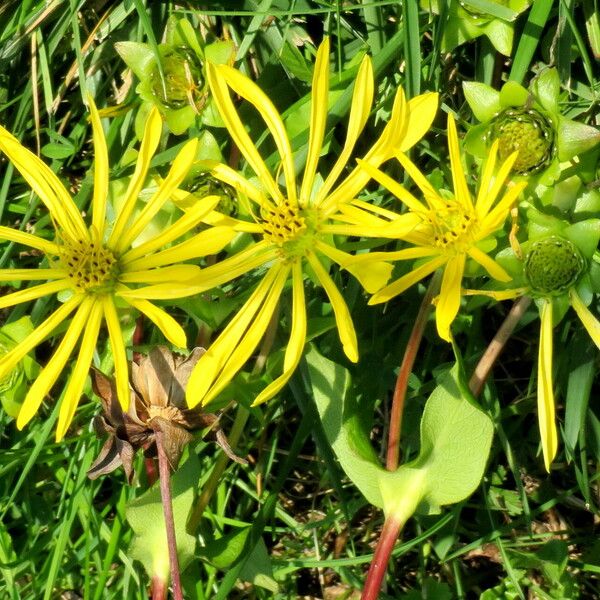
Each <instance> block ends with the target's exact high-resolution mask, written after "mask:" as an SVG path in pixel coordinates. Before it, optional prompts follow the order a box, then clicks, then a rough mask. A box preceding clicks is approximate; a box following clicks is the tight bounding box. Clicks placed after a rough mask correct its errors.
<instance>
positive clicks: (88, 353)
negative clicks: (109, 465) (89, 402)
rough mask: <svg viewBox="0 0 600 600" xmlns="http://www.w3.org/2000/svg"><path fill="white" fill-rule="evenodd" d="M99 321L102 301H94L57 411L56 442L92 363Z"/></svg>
mask: <svg viewBox="0 0 600 600" xmlns="http://www.w3.org/2000/svg"><path fill="white" fill-rule="evenodd" d="M101 322H102V302H99V301H96V302H95V304H94V305H93V307H92V310H91V312H90V314H89V316H88V318H87V319H86V323H85V328H84V331H83V338H82V340H81V347H80V348H79V355H78V356H77V361H76V363H75V366H74V367H73V371H72V372H71V377H70V378H69V383H68V384H67V389H66V390H65V393H64V396H63V399H62V403H61V406H60V411H59V413H58V423H57V425H56V441H57V442H60V441H61V440H62V439H63V437H64V436H65V433H66V432H67V429H68V428H69V425H70V424H71V421H72V420H73V415H74V414H75V410H76V408H77V405H78V404H79V400H80V398H81V394H82V392H83V386H84V385H85V381H86V379H87V376H88V373H89V371H90V365H91V364H92V358H93V356H94V350H95V349H96V342H97V341H98V332H99V330H100V323H101Z"/></svg>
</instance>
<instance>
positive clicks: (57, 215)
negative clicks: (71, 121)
mask: <svg viewBox="0 0 600 600" xmlns="http://www.w3.org/2000/svg"><path fill="white" fill-rule="evenodd" d="M0 150H2V152H4V154H6V156H7V157H8V158H9V160H10V162H12V163H13V165H14V166H15V167H16V168H17V169H18V171H19V172H20V173H21V175H22V176H23V179H25V181H27V183H28V184H29V185H30V186H31V189H32V190H33V191H34V192H35V193H36V194H37V195H38V196H39V197H40V199H41V200H42V202H43V203H44V204H45V205H46V208H47V209H48V211H49V212H50V214H51V215H52V217H53V218H54V220H55V221H56V223H58V224H59V225H60V226H61V228H62V229H63V230H64V232H65V233H66V234H67V235H68V236H69V237H71V238H72V239H74V240H77V239H84V240H87V239H89V235H88V231H87V228H86V226H85V223H84V222H83V219H82V217H81V214H80V212H79V210H78V208H77V206H75V203H74V202H73V199H72V198H71V195H70V194H69V192H67V190H66V189H65V187H64V186H63V184H62V183H61V182H60V179H59V178H58V177H57V176H56V175H55V174H54V172H53V171H52V169H50V167H48V166H47V165H46V164H45V163H44V162H43V161H42V160H40V159H39V158H38V157H37V156H36V155H35V154H33V152H30V151H29V150H27V148H25V147H24V146H21V144H20V143H19V141H18V140H17V138H15V137H14V136H13V135H12V134H10V133H9V132H8V131H6V129H4V128H3V127H0Z"/></svg>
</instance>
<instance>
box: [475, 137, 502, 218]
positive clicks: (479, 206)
mask: <svg viewBox="0 0 600 600" xmlns="http://www.w3.org/2000/svg"><path fill="white" fill-rule="evenodd" d="M499 145H500V142H499V141H498V140H495V141H494V143H493V144H492V147H491V148H490V152H489V154H488V156H487V158H486V161H485V165H484V167H483V172H482V173H481V180H480V182H479V191H478V192H477V200H476V201H475V210H476V212H477V214H478V215H482V214H487V212H488V210H489V209H490V207H491V204H489V205H488V204H487V202H488V192H489V190H490V187H491V185H492V183H493V181H494V172H495V170H496V158H497V156H498V146H499ZM492 202H493V199H492ZM482 210H485V212H482Z"/></svg>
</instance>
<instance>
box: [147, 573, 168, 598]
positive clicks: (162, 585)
mask: <svg viewBox="0 0 600 600" xmlns="http://www.w3.org/2000/svg"><path fill="white" fill-rule="evenodd" d="M150 589H151V590H152V591H151V594H152V595H151V599H152V600H167V582H166V581H165V580H164V579H161V578H160V577H153V578H152V584H151V586H150Z"/></svg>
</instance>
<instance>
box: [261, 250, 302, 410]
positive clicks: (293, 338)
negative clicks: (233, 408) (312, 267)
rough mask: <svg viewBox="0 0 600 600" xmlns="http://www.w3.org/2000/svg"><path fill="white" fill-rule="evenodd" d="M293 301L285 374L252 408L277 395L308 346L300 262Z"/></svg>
mask: <svg viewBox="0 0 600 600" xmlns="http://www.w3.org/2000/svg"><path fill="white" fill-rule="evenodd" d="M292 275H293V300H292V331H291V333H290V340H289V342H288V344H287V347H286V349H285V358H284V361H283V373H282V374H281V375H280V376H279V377H277V379H275V380H274V381H272V382H271V383H270V384H269V385H268V386H267V387H266V388H265V389H264V390H262V392H260V394H259V395H258V396H257V397H256V399H255V400H254V402H253V403H252V406H258V405H259V404H262V403H263V402H266V401H267V400H269V399H271V398H273V396H275V395H277V394H278V393H279V392H280V391H281V389H282V388H283V387H284V386H285V384H286V383H287V382H288V381H289V380H290V377H291V376H292V374H293V373H294V371H295V370H296V368H297V367H298V363H299V362H300V359H301V358H302V352H303V350H304V345H305V344H306V301H305V298H304V281H303V275H302V265H301V263H300V261H298V262H296V263H294V266H293V267H292Z"/></svg>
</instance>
